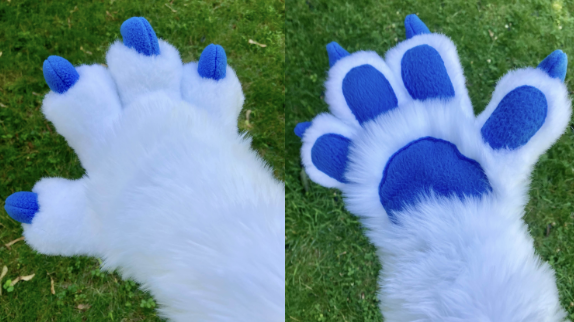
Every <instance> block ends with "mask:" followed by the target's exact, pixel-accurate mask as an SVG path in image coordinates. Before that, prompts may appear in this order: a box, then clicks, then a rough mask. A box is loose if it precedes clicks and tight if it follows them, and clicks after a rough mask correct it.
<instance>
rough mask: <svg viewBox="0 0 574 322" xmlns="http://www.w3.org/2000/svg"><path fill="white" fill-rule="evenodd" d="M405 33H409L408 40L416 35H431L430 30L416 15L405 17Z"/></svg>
mask: <svg viewBox="0 0 574 322" xmlns="http://www.w3.org/2000/svg"><path fill="white" fill-rule="evenodd" d="M405 31H406V32H407V39H411V38H412V37H413V36H416V35H423V34H430V30H429V29H428V28H427V26H426V25H425V24H424V22H422V20H420V19H419V17H418V16H417V15H415V14H410V15H408V16H406V17H405Z"/></svg>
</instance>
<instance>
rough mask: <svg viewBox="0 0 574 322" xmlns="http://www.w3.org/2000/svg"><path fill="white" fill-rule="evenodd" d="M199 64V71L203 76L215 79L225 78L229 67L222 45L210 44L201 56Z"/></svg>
mask: <svg viewBox="0 0 574 322" xmlns="http://www.w3.org/2000/svg"><path fill="white" fill-rule="evenodd" d="M197 65H198V66H197V72H198V73H199V75H200V76H201V77H203V78H211V79H214V80H220V79H224V78H225V73H226V69H227V56H226V55H225V50H223V47H221V46H220V45H214V44H210V45H209V46H207V47H205V49H204V50H203V52H202V53H201V56H199V63H198V64H197Z"/></svg>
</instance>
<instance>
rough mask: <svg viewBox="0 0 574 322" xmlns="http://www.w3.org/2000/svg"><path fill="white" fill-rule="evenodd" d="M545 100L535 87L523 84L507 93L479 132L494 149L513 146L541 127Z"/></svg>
mask: <svg viewBox="0 0 574 322" xmlns="http://www.w3.org/2000/svg"><path fill="white" fill-rule="evenodd" d="M547 111H548V103H547V101H546V96H544V94H543V93H542V92H541V91H540V90H539V89H537V88H535V87H532V86H528V85H524V86H520V87H517V88H515V89H513V90H512V91H511V92H509V93H508V94H506V96H504V98H503V99H502V101H500V103H499V104H498V106H497V107H496V109H495V110H494V112H492V114H491V115H490V117H489V118H488V120H486V123H484V125H483V126H482V129H481V130H480V132H481V133H482V138H483V139H484V141H485V142H487V143H488V144H490V146H491V147H492V148H493V149H502V148H509V149H516V148H518V147H521V146H523V145H524V144H526V142H528V140H530V138H531V137H532V136H533V135H534V134H535V133H536V132H537V131H538V129H540V127H541V126H542V124H544V120H545V119H546V113H547Z"/></svg>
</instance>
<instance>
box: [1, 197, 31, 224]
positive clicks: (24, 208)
mask: <svg viewBox="0 0 574 322" xmlns="http://www.w3.org/2000/svg"><path fill="white" fill-rule="evenodd" d="M4 209H6V212H7V213H8V215H9V216H10V217H12V219H14V220H16V221H18V222H21V223H25V224H31V223H32V219H34V215H35V214H36V213H37V212H38V209H39V207H38V195H37V194H36V193H34V192H28V191H20V192H15V193H13V194H11V195H10V196H8V198H6V201H5V203H4Z"/></svg>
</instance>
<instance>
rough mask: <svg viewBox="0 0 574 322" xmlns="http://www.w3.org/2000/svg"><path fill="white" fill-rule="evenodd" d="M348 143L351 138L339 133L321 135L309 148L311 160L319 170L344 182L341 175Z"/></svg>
mask: <svg viewBox="0 0 574 322" xmlns="http://www.w3.org/2000/svg"><path fill="white" fill-rule="evenodd" d="M350 144H351V140H349V139H347V138H346V137H344V136H342V135H339V134H333V133H329V134H325V135H322V136H321V137H319V138H318V139H317V141H315V144H314V145H313V148H312V149H311V160H312V161H313V164H314V165H315V167H317V169H319V170H320V171H321V172H323V173H325V174H327V175H328V176H329V177H331V178H333V179H335V180H337V181H339V182H346V180H345V178H344V176H343V175H344V174H345V168H346V166H347V154H348V153H349V145H350Z"/></svg>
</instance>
